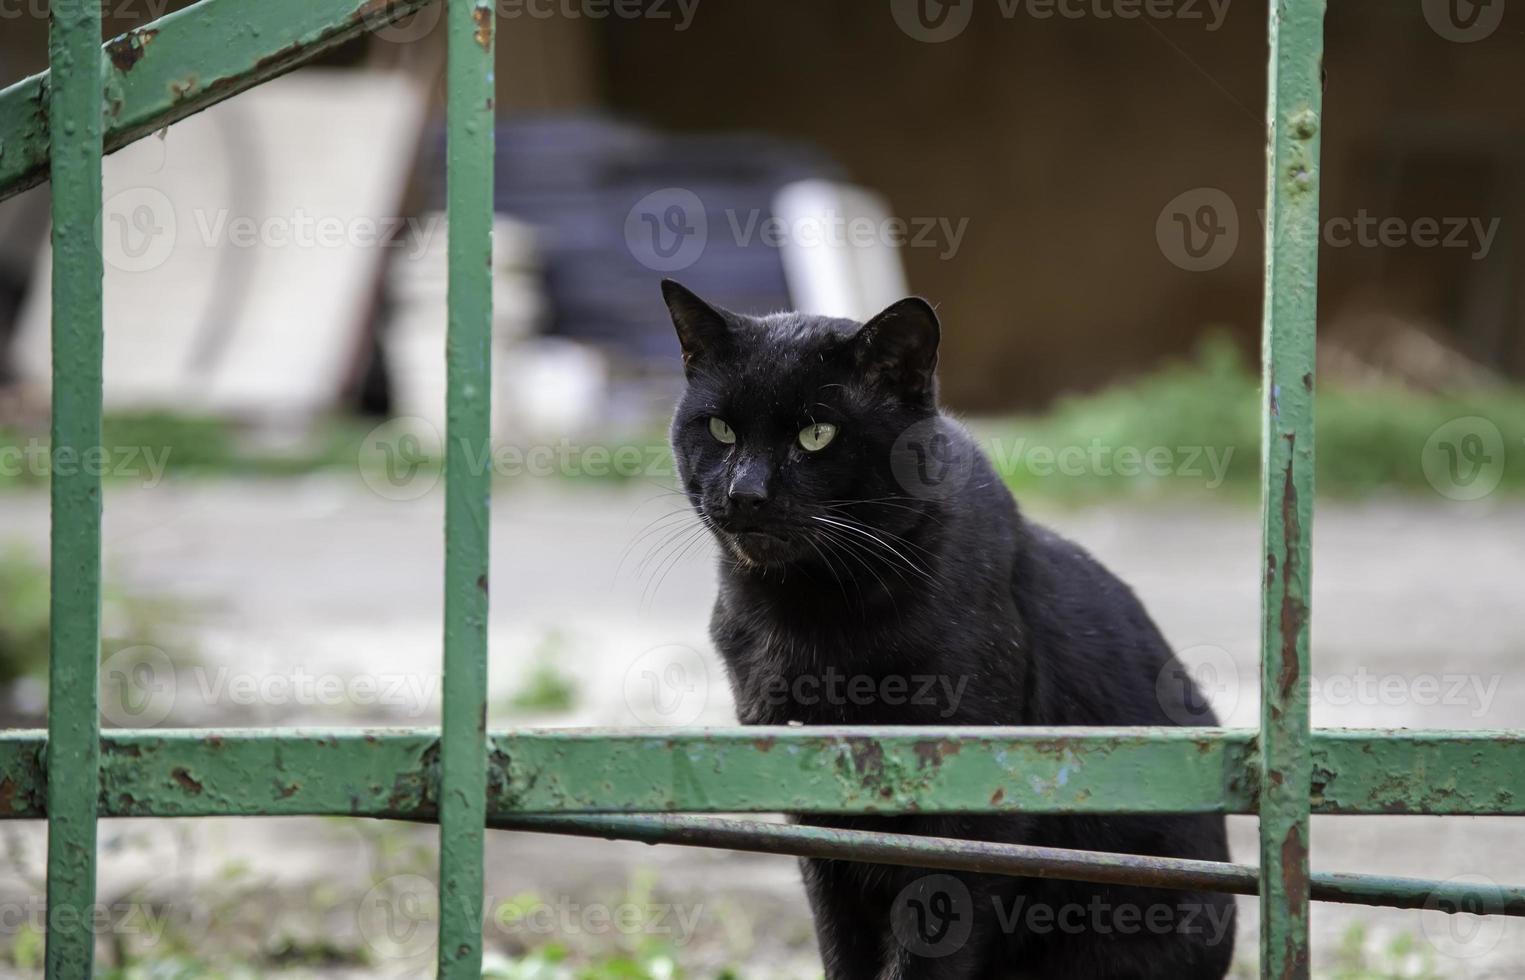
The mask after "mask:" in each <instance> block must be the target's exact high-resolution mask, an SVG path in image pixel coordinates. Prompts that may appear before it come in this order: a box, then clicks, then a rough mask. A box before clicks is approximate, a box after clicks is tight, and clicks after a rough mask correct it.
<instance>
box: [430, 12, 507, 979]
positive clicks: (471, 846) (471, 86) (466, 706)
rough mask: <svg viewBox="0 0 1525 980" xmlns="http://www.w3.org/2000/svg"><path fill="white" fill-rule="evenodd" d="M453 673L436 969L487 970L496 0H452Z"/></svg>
mask: <svg viewBox="0 0 1525 980" xmlns="http://www.w3.org/2000/svg"><path fill="white" fill-rule="evenodd" d="M446 13H447V16H448V22H449V23H448V28H447V30H448V66H447V68H446V71H445V86H446V90H447V93H448V94H447V96H446V113H447V125H448V131H447V140H448V149H447V157H446V163H447V172H448V176H447V198H448V201H447V208H448V211H449V217H450V286H449V300H448V302H449V306H450V317H449V324H450V325H449V333H448V335H447V339H446V348H447V351H446V358H447V372H448V373H447V378H448V380H447V388H446V390H447V394H446V396H445V397H446V399H447V402H448V404H447V419H448V422H447V424H446V448H445V681H444V706H443V707H444V716H443V730H442V732H441V738H440V743H441V750H440V790H439V792H440V801H439V824H440V886H439V887H440V923H439V976H440V977H441V978H467V977H469V978H471V980H479V978H480V977H481V975H482V901H483V894H482V892H483V877H484V876H483V866H482V865H483V861H484V852H483V838H484V836H485V833H486V823H487V543H488V542H487V538H488V535H487V531H488V525H487V521H488V495H489V493H490V492H491V489H492V487H491V479H492V474H491V469H490V468H489V467H487V466H484V465H483V463H482V461H483V460H484V459H485V458H486V455H487V452H488V448H489V447H488V439H489V436H490V432H491V425H490V415H491V410H492V387H491V386H492V370H491V367H492V358H491V348H492V276H491V271H492V269H491V266H492V216H493V192H492V187H493V179H492V178H493V173H492V168H493V148H494V147H493V121H494V111H493V28H494V22H493V6H492V3H491V0H448V8H447V11H446Z"/></svg>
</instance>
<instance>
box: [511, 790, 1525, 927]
mask: <svg viewBox="0 0 1525 980" xmlns="http://www.w3.org/2000/svg"><path fill="white" fill-rule="evenodd" d="M491 824H492V826H493V827H495V828H500V829H507V830H529V831H536V832H539V833H548V834H568V835H571V836H575V837H600V838H604V839H608V840H634V841H641V842H644V843H647V844H681V845H685V846H689V847H714V848H725V849H727V850H736V851H747V852H751V853H760V854H792V855H798V856H801V857H815V858H826V859H843V860H853V861H866V862H869V863H883V864H895V865H900V866H903V867H914V868H929V869H940V870H948V871H970V872H975V873H979V874H1004V875H1015V876H1019V877H1026V878H1065V879H1070V880H1076V881H1091V882H1097V883H1101V884H1116V885H1147V886H1150V887H1155V888H1179V889H1190V890H1193V891H1211V892H1225V893H1228V894H1232V895H1253V894H1256V892H1257V890H1258V887H1259V877H1260V870H1259V869H1258V868H1256V867H1254V866H1253V865H1246V864H1232V863H1229V862H1218V861H1193V860H1186V859H1181V858H1159V857H1146V856H1142V855H1136V854H1117V853H1109V852H1098V851H1076V850H1067V849H1063V848H1052V847H1034V846H1031V845H1024V844H997V843H992V842H987V841H969V840H958V839H952V838H944V837H921V836H915V835H910V834H891V833H880V832H875V831H863V830H838V829H834V828H830V827H815V826H809V825H789V824H778V823H771V822H768V823H764V822H761V821H751V820H730V819H716V818H699V817H628V816H597V817H586V816H583V817H565V816H545V815H540V814H519V815H516V816H512V817H506V818H494V819H493V820H492V821H491ZM1308 897H1309V898H1310V899H1312V900H1314V901H1320V902H1337V903H1343V904H1361V905H1384V906H1389V907H1392V908H1410V909H1413V908H1427V909H1436V910H1439V911H1443V912H1447V913H1452V914H1454V913H1458V912H1481V913H1482V914H1491V915H1511V916H1525V889H1522V888H1519V887H1513V886H1507V885H1488V886H1481V887H1480V886H1478V885H1475V884H1472V883H1470V882H1465V883H1460V882H1451V881H1446V882H1439V881H1431V880H1427V879H1422V878H1393V877H1386V876H1380V875H1359V874H1314V875H1313V876H1312V877H1311V878H1310V879H1309V888H1308Z"/></svg>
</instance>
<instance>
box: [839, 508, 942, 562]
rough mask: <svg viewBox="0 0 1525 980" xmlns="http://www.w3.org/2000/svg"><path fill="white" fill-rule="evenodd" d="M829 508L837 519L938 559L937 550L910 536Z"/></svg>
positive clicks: (930, 557)
mask: <svg viewBox="0 0 1525 980" xmlns="http://www.w3.org/2000/svg"><path fill="white" fill-rule="evenodd" d="M827 510H830V511H831V512H832V516H833V517H835V518H836V519H837V520H840V521H846V522H847V523H849V524H853V525H855V526H857V527H859V528H861V529H862V530H864V531H868V532H872V533H874V534H882V535H884V536H885V537H887V538H889V539H890V540H892V541H899V542H900V543H901V544H903V545H905V546H906V547H907V548H912V549H915V550H916V551H919V552H921V553H922V554H923V555H925V556H927V558H928V559H930V560H931V561H934V562H935V561H936V560H937V553H936V552H935V551H932V550H931V549H930V548H927V547H925V546H923V545H920V544H917V543H916V542H915V541H912V540H911V539H909V538H904V537H901V536H900V535H898V534H896V533H894V532H893V531H887V530H885V529H884V528H882V527H879V526H877V525H874V524H870V523H868V522H867V521H860V520H858V519H857V518H855V517H853V516H851V515H849V514H844V513H841V512H840V511H838V510H835V509H833V508H830V507H828V508H827Z"/></svg>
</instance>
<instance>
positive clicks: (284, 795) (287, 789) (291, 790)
mask: <svg viewBox="0 0 1525 980" xmlns="http://www.w3.org/2000/svg"><path fill="white" fill-rule="evenodd" d="M301 788H302V787H301V786H299V785H298V784H296V783H290V784H288V785H286V786H281V785H279V784H277V785H276V787H275V791H276V792H277V793H279V794H281V799H283V800H288V799H290V798H291V797H293V796H295V795H296V793H297V790H299V789H301Z"/></svg>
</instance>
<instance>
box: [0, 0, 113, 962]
mask: <svg viewBox="0 0 1525 980" xmlns="http://www.w3.org/2000/svg"><path fill="white" fill-rule="evenodd" d="M50 9H51V11H52V19H51V22H50V25H49V40H48V60H49V63H50V64H51V65H52V66H53V68H54V69H55V70H56V71H57V77H58V84H56V85H53V86H52V87H50V88H49V89H48V91H47V106H48V113H49V115H50V116H51V118H54V119H64V120H68V123H67V125H64V126H62V127H60V132H59V134H58V137H57V139H54V140H53V141H52V142H51V145H50V146H47V147H46V148H45V149H44V152H46V153H49V154H50V157H51V159H50V162H51V166H52V173H53V175H54V180H53V195H52V197H53V204H52V207H53V232H52V234H53V290H52V301H53V306H52V314H53V326H52V350H53V423H52V444H53V448H54V451H55V452H59V451H64V450H67V451H69V452H72V453H73V454H74V456H75V458H84V457H85V455H86V454H87V452H90V451H95V450H97V449H98V447H99V446H100V444H101V357H102V342H103V341H102V335H101V315H102V305H101V304H102V293H101V289H102V279H101V277H102V260H101V244H100V238H99V232H98V222H99V220H100V214H101V146H102V122H101V115H100V93H101V58H100V37H101V8H100V5H99V4H95V3H54V4H52V5H51V8H50ZM22 149H23V150H25V149H26V147H25V146H23V147H22ZM0 166H4V161H3V160H0ZM92 474H93V475H92ZM50 492H51V495H52V499H51V503H50V514H51V519H52V557H51V561H50V577H49V610H48V623H49V637H48V745H49V746H50V751H49V753H48V758H47V769H46V773H47V787H46V790H45V791H36V792H34V793H33V794H32V795H34V796H35V797H39V798H45V799H46V801H47V812H48V886H47V887H48V910H49V913H50V914H49V917H48V922H49V925H50V927H51V928H49V929H48V930H47V954H46V958H47V975H48V977H49V978H70V980H72V978H74V977H88V976H90V975H91V973H92V972H93V968H94V962H95V933H94V931H93V930H92V928H91V921H92V920H91V918H90V917H89V916H87V915H83V914H80V913H82V912H83V910H86V909H89V908H91V907H92V906H93V905H94V904H95V839H96V833H95V831H96V801H97V798H98V796H99V792H98V790H97V786H98V779H97V767H98V765H99V754H100V719H99V709H98V707H97V679H96V675H97V673H98V672H99V669H100V661H99V658H100V649H101V478H100V474H99V471H98V470H92V469H91V468H90V467H88V466H82V467H78V468H77V469H75V470H73V471H72V472H70V473H67V474H64V473H54V474H53V477H52V482H51V487H50ZM58 909H65V910H70V911H72V912H73V913H75V914H73V915H64V916H54V915H53V914H52V913H53V912H54V911H56V910H58Z"/></svg>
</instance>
